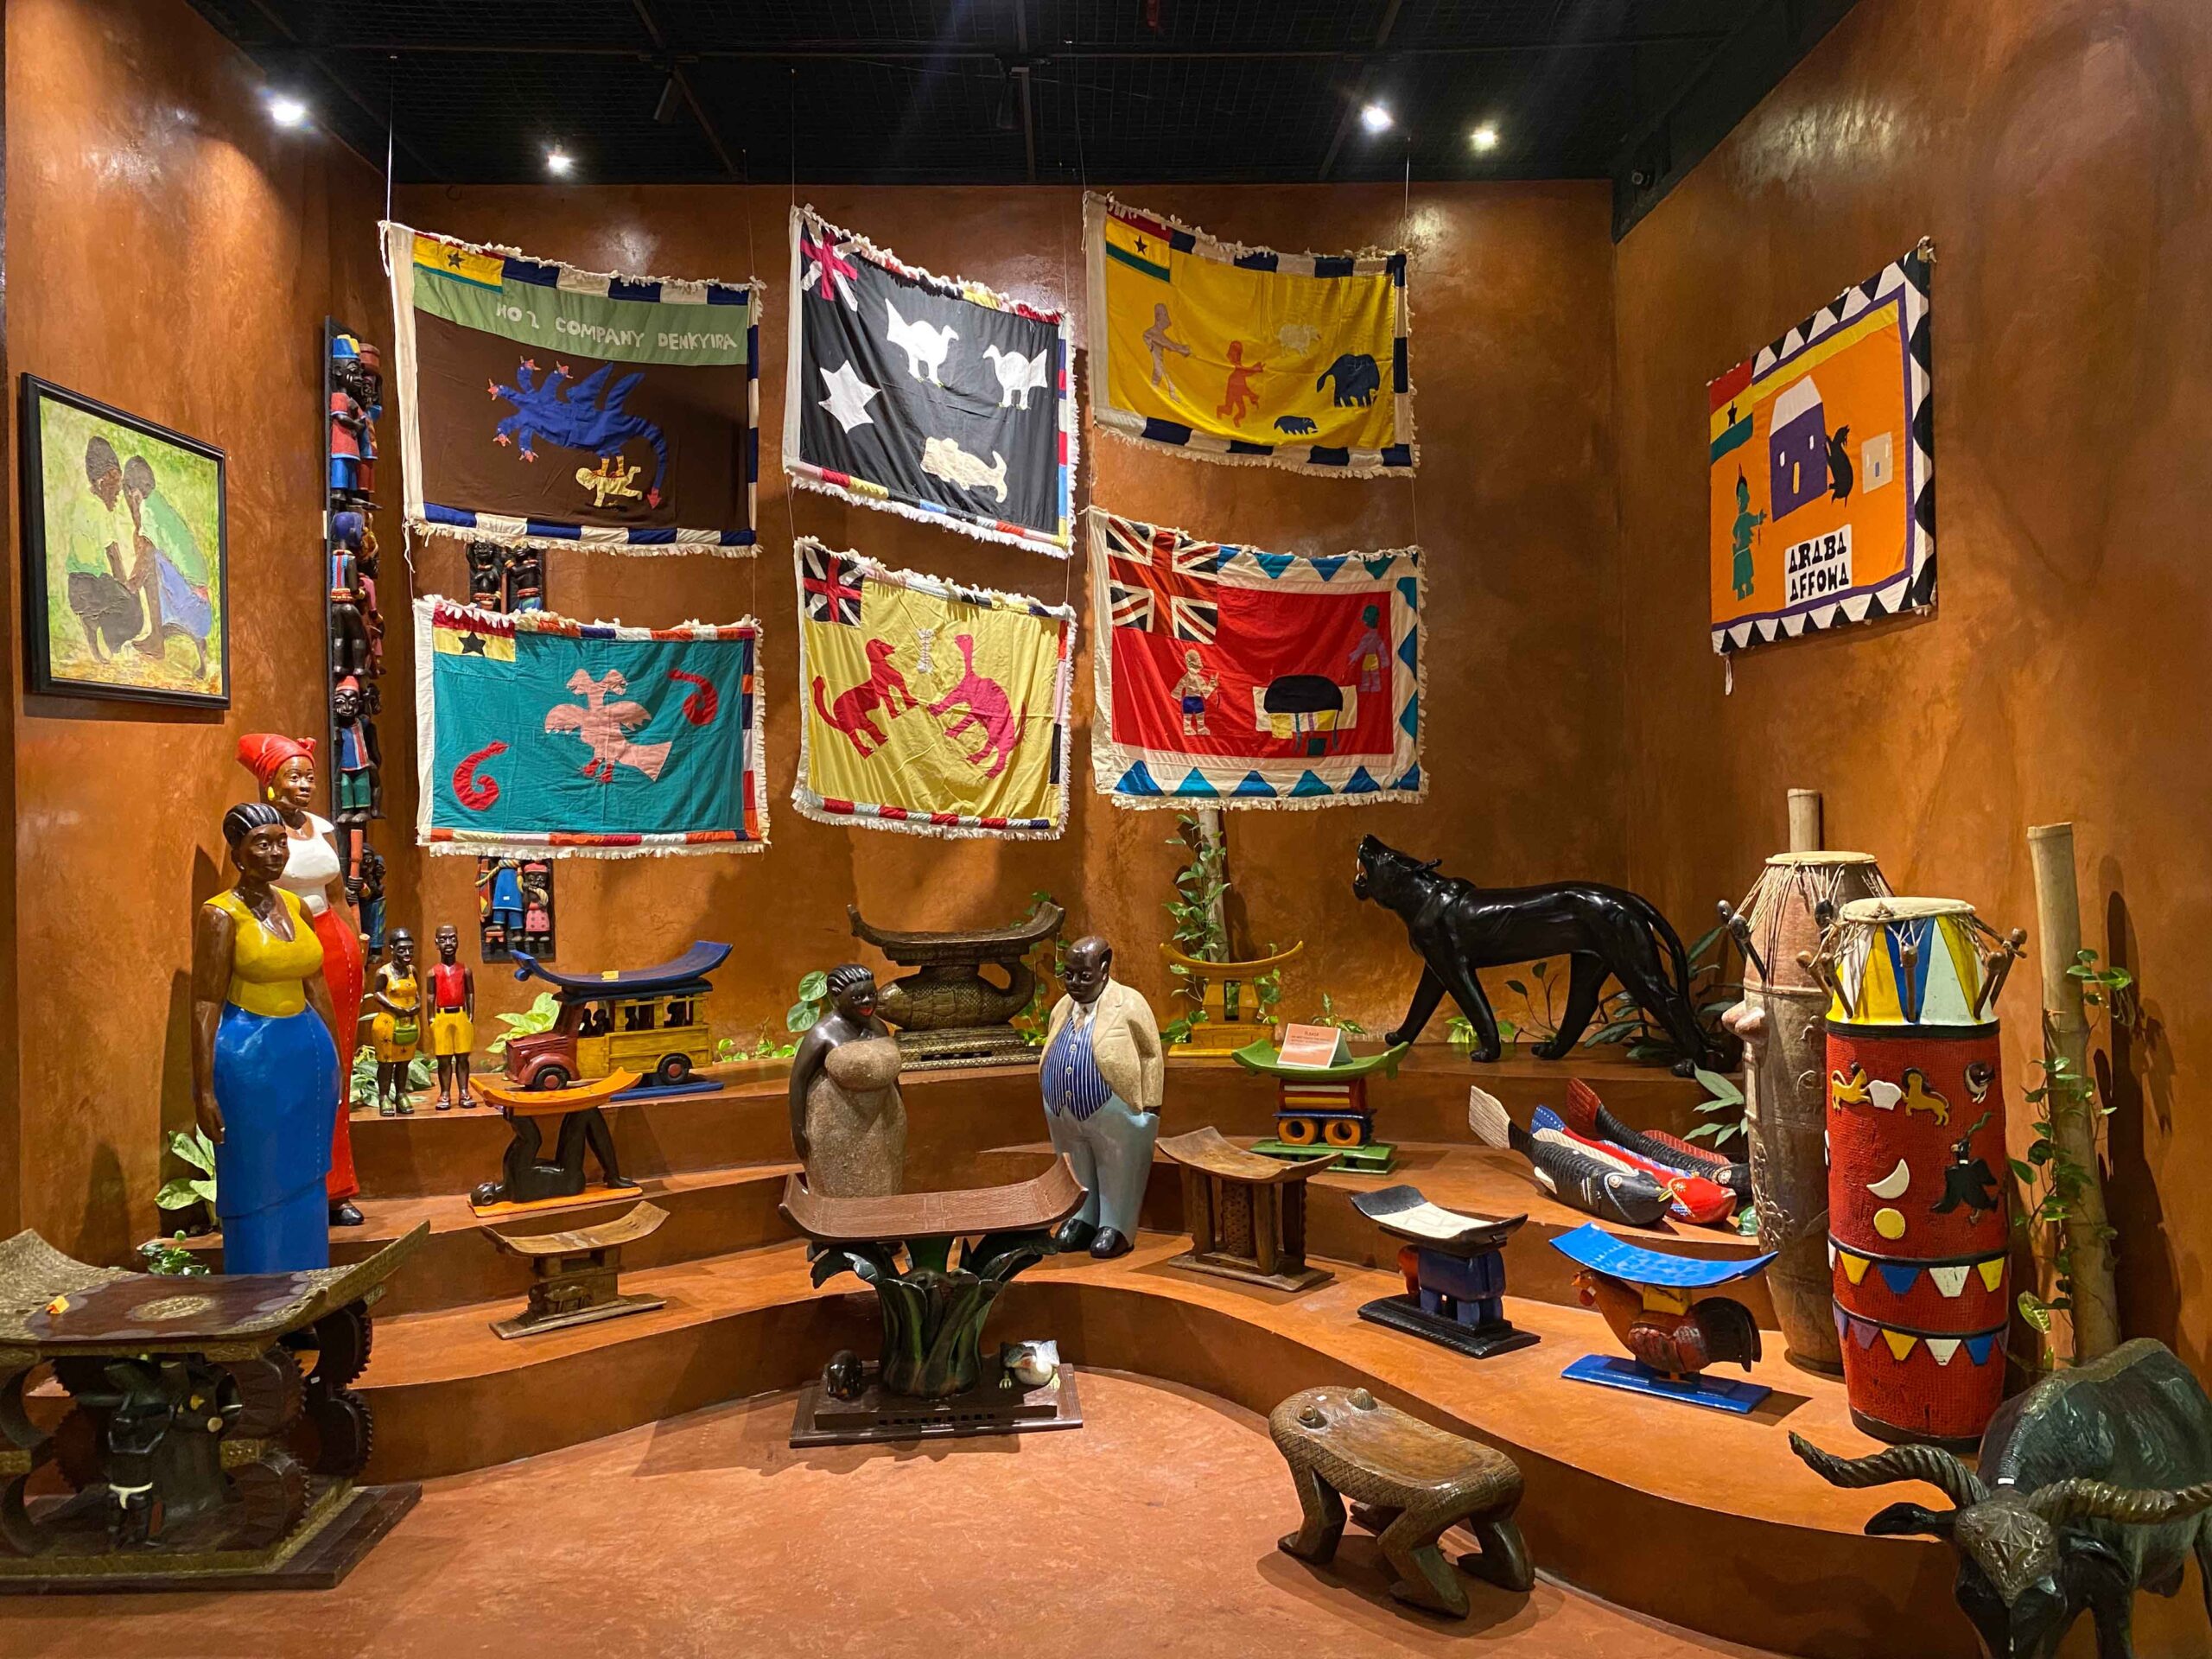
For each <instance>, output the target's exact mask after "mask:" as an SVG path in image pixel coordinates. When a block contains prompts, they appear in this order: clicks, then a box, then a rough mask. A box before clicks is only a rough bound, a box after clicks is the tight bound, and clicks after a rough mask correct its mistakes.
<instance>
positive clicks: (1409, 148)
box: [1398, 133, 1421, 547]
mask: <svg viewBox="0 0 2212 1659" xmlns="http://www.w3.org/2000/svg"><path fill="white" fill-rule="evenodd" d="M1413 218H1414V141H1413V136H1412V135H1411V134H1410V133H1408V135H1407V136H1406V182H1405V194H1403V195H1402V196H1401V197H1400V198H1399V201H1398V247H1399V250H1400V251H1402V253H1404V255H1405V256H1406V281H1405V285H1404V286H1403V287H1402V288H1401V289H1399V290H1398V303H1399V304H1401V305H1410V304H1412V303H1413V302H1412V301H1411V300H1409V299H1408V298H1407V297H1406V296H1408V295H1409V294H1411V293H1412V292H1413V288H1414V250H1413V245H1412V243H1411V242H1410V241H1409V240H1408V235H1409V232H1411V229H1412V226H1413ZM1406 505H1407V506H1408V507H1409V508H1410V509H1412V512H1413V516H1414V546H1415V547H1419V546H1420V545H1421V468H1420V467H1409V468H1408V469H1407V474H1406Z"/></svg>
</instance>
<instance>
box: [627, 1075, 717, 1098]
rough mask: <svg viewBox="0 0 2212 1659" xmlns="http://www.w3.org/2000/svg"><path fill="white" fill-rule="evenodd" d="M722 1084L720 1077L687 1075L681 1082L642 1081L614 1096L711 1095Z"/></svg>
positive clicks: (663, 1096)
mask: <svg viewBox="0 0 2212 1659" xmlns="http://www.w3.org/2000/svg"><path fill="white" fill-rule="evenodd" d="M721 1086H722V1080H721V1078H720V1077H686V1078H684V1079H683V1082H681V1083H641V1084H639V1085H638V1086H637V1087H636V1088H634V1089H625V1090H623V1091H622V1092H621V1093H620V1094H619V1095H615V1096H612V1098H613V1100H615V1101H618V1102H619V1101H631V1100H661V1099H664V1098H665V1097H666V1096H670V1095H711V1094H713V1093H714V1092H715V1090H717V1089H719V1088H721Z"/></svg>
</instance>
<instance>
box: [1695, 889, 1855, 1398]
mask: <svg viewBox="0 0 2212 1659" xmlns="http://www.w3.org/2000/svg"><path fill="white" fill-rule="evenodd" d="M1889 890H1890V884H1889V883H1888V882H1887V881H1886V880H1883V878H1882V872H1881V868H1880V867H1879V866H1878V865H1877V864H1876V863H1875V862H1874V855H1872V853H1845V852H1816V853H1777V855H1775V856H1774V857H1772V858H1770V859H1769V860H1767V861H1766V868H1764V869H1763V870H1761V871H1760V872H1759V878H1758V880H1757V881H1755V882H1754V883H1752V885H1751V892H1750V893H1749V894H1748V895H1746V896H1745V899H1744V902H1743V904H1742V905H1741V906H1739V907H1738V910H1737V912H1736V914H1737V915H1738V916H1739V917H1740V918H1742V921H1741V931H1740V932H1739V934H1738V938H1739V939H1740V940H1742V941H1744V942H1745V943H1747V944H1748V945H1749V947H1750V948H1749V949H1748V950H1746V951H1745V961H1744V1000H1743V1001H1741V1002H1739V1003H1738V1004H1737V1006H1736V1007H1732V1008H1731V1009H1729V1011H1728V1013H1727V1014H1726V1016H1725V1017H1724V1019H1723V1021H1722V1023H1723V1024H1725V1025H1726V1027H1728V1029H1729V1030H1730V1031H1732V1032H1733V1033H1735V1034H1736V1035H1737V1036H1738V1037H1740V1038H1742V1039H1743V1040H1744V1128H1745V1134H1746V1136H1747V1138H1748V1140H1749V1141H1750V1144H1751V1157H1750V1162H1751V1203H1752V1205H1753V1208H1754V1212H1755V1213H1756V1214H1757V1215H1758V1224H1759V1248H1760V1249H1765V1250H1772V1251H1773V1252H1775V1259H1774V1265H1773V1266H1772V1267H1770V1268H1768V1269H1767V1274H1766V1282H1767V1288H1768V1289H1769V1290H1770V1291H1771V1292H1772V1293H1773V1295H1774V1312H1775V1322H1776V1323H1777V1325H1780V1326H1781V1327H1782V1340H1783V1346H1784V1347H1785V1348H1786V1349H1787V1351H1788V1352H1789V1358H1790V1359H1791V1361H1792V1362H1794V1363H1796V1364H1799V1365H1802V1366H1804V1367H1806V1368H1807V1369H1808V1370H1816V1371H1825V1372H1827V1373H1829V1374H1831V1375H1833V1374H1834V1373H1836V1372H1839V1371H1840V1370H1842V1369H1843V1357H1842V1353H1841V1351H1840V1349H1839V1347H1838V1345H1837V1342H1836V1333H1835V1325H1834V1303H1835V1298H1834V1292H1833V1291H1832V1290H1831V1289H1830V1287H1829V1282H1828V1281H1829V1278H1830V1271H1829V1267H1828V1261H1827V1238H1828V1158H1827V1109H1828V1107H1827V1097H1828V1095H1827V1068H1826V1061H1827V1033H1826V1031H1825V1029H1824V1027H1823V1026H1822V1023H1821V1020H1822V1016H1823V1015H1824V1014H1826V1013H1827V1003H1828V993H1827V987H1826V986H1825V984H1824V983H1823V982H1821V977H1820V976H1819V974H1818V973H1817V972H1816V971H1815V967H1814V965H1813V963H1812V961H1811V958H1812V957H1814V956H1815V955H1816V953H1817V952H1818V951H1819V950H1820V944H1821V926H1822V925H1823V924H1824V923H1825V922H1827V921H1829V920H1833V919H1834V917H1835V915H1836V914H1837V913H1838V912H1840V911H1841V910H1842V908H1843V906H1846V905H1847V904H1849V903H1851V902H1852V901H1853V899H1871V898H1878V897H1880V896H1882V895H1884V894H1886V893H1888V892H1889Z"/></svg>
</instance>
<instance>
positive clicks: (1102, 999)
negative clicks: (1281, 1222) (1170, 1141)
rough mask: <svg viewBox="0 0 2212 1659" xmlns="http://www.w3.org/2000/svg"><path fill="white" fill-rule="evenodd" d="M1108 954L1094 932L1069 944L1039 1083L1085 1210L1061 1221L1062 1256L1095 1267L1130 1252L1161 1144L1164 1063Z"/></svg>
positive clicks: (1142, 1011)
mask: <svg viewBox="0 0 2212 1659" xmlns="http://www.w3.org/2000/svg"><path fill="white" fill-rule="evenodd" d="M1113 968H1114V947H1113V946H1112V945H1110V944H1107V943H1106V941H1105V940H1103V939H1102V938H1098V937H1097V935H1096V934H1089V935H1086V936H1085V937H1084V938H1080V939H1077V941H1076V942H1075V943H1074V944H1071V945H1070V946H1069V947H1068V957H1067V965H1066V967H1065V969H1062V970H1061V974H1060V980H1061V982H1062V983H1063V984H1065V986H1066V987H1067V995H1065V996H1064V997H1062V998H1061V999H1060V1000H1059V1001H1058V1003H1056V1004H1055V1005H1054V1006H1053V1008H1052V1022H1051V1024H1050V1026H1049V1027H1047V1029H1046V1037H1045V1058H1044V1063H1043V1065H1041V1066H1040V1067H1039V1071H1038V1080H1039V1083H1040V1084H1042V1085H1043V1088H1044V1091H1045V1122H1046V1127H1047V1128H1050V1129H1051V1131H1052V1147H1053V1150H1054V1151H1056V1152H1058V1153H1059V1154H1062V1155H1063V1156H1064V1157H1065V1158H1066V1159H1067V1160H1068V1162H1069V1163H1070V1164H1071V1166H1073V1167H1074V1169H1075V1176H1076V1179H1077V1180H1079V1181H1081V1182H1082V1183H1083V1185H1084V1200H1083V1208H1082V1209H1080V1210H1078V1211H1076V1212H1075V1214H1074V1215H1072V1216H1071V1217H1068V1219H1067V1220H1066V1221H1065V1222H1064V1223H1063V1224H1061V1227H1060V1230H1059V1235H1058V1243H1059V1246H1060V1248H1061V1249H1064V1250H1079V1249H1082V1248H1083V1247H1084V1245H1086V1244H1088V1245H1089V1246H1090V1253H1091V1255H1094V1256H1096V1257H1097V1258H1098V1259H1099V1260H1100V1261H1102V1262H1103V1261H1104V1260H1105V1259H1106V1258H1107V1257H1109V1256H1115V1255H1123V1254H1125V1253H1126V1252H1127V1251H1128V1250H1129V1249H1131V1248H1132V1241H1133V1240H1134V1238H1135V1234H1136V1230H1137V1211H1138V1208H1139V1206H1140V1205H1141V1204H1142V1203H1143V1202H1144V1187H1145V1182H1146V1180H1147V1179H1149V1178H1150V1176H1151V1174H1152V1146H1153V1142H1154V1141H1157V1140H1158V1139H1159V1138H1160V1096H1161V1092H1162V1089H1163V1085H1164V1084H1165V1082H1166V1066H1165V1065H1164V1063H1163V1059H1162V1055H1161V1052H1160V1027H1159V1024H1158V1023H1157V1022H1156V1021H1155V1020H1154V1019H1153V1017H1152V1007H1151V1005H1150V1004H1149V1003H1147V1001H1145V1000H1144V998H1143V997H1141V996H1140V995H1138V994H1137V993H1136V992H1135V991H1133V990H1131V989H1130V988H1128V986H1126V985H1123V984H1120V983H1118V982H1116V981H1115V979H1114V978H1113Z"/></svg>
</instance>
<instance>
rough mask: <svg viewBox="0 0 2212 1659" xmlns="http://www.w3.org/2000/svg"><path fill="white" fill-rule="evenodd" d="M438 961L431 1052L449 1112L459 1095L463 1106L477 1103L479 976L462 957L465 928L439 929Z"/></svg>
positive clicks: (441, 1105)
mask: <svg viewBox="0 0 2212 1659" xmlns="http://www.w3.org/2000/svg"><path fill="white" fill-rule="evenodd" d="M437 945H438V965H437V966H436V967H435V968H433V969H430V1052H431V1053H432V1054H433V1055H435V1057H436V1058H437V1062H438V1105H437V1109H438V1110H440V1111H442V1112H449V1111H451V1110H452V1109H453V1105H454V1096H455V1095H456V1094H458V1095H459V1097H460V1100H461V1104H462V1105H463V1106H474V1105H475V1104H476V1096H474V1095H472V1094H470V1093H469V1092H468V1057H469V1052H470V1051H471V1050H472V1049H474V1047H475V1046H476V976H475V975H474V974H472V973H471V972H469V970H468V968H467V964H466V963H462V962H461V960H460V957H461V930H460V929H458V928H456V927H454V925H453V924H452V923H450V922H448V923H447V924H446V925H444V926H442V927H441V928H439V929H438V931H437Z"/></svg>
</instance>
